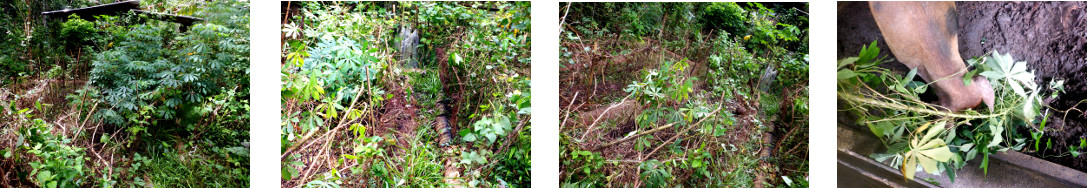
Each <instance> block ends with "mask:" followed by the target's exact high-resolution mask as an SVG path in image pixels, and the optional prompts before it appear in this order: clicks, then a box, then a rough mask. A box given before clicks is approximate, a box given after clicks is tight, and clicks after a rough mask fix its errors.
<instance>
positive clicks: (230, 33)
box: [91, 23, 249, 124]
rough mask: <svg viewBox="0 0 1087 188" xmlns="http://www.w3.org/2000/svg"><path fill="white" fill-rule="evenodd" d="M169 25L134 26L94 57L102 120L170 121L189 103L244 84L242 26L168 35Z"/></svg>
mask: <svg viewBox="0 0 1087 188" xmlns="http://www.w3.org/2000/svg"><path fill="white" fill-rule="evenodd" d="M170 26H172V25H168V24H161V23H160V24H145V25H137V26H133V27H131V28H130V31H128V32H127V33H124V36H125V37H123V39H121V41H119V42H118V43H117V44H116V45H114V48H112V49H108V50H106V51H103V52H101V53H99V54H97V55H95V57H94V60H93V66H94V68H93V69H92V70H91V82H92V84H93V85H94V86H96V87H98V88H99V89H100V90H101V91H102V96H103V100H104V102H105V103H106V104H109V107H108V108H105V109H103V110H102V111H101V112H100V113H99V116H100V117H102V118H104V119H105V120H106V121H107V122H109V123H113V124H124V123H132V124H152V123H154V121H155V120H158V119H174V118H176V117H177V116H178V113H179V112H183V111H182V110H186V108H189V107H191V105H190V104H193V103H199V102H201V101H203V100H204V99H205V98H206V97H209V96H214V95H217V94H218V93H220V92H222V91H224V90H229V89H231V88H226V87H227V86H237V85H241V84H245V83H247V82H248V81H249V76H248V72H249V69H248V67H249V63H248V62H249V58H248V57H249V45H248V43H249V41H248V40H247V39H245V38H247V37H248V29H247V28H230V27H225V26H222V25H217V24H199V25H195V26H193V28H192V30H191V31H188V32H186V33H179V34H177V35H178V36H176V37H170V36H171V35H174V33H173V32H174V31H175V30H173V27H170Z"/></svg>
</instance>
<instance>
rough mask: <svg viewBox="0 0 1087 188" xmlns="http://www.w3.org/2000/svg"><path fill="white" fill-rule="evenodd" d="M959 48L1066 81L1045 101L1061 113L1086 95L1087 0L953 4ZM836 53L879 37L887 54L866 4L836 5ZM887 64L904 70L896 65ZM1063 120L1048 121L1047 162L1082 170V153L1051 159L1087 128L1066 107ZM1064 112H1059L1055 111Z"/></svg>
mask: <svg viewBox="0 0 1087 188" xmlns="http://www.w3.org/2000/svg"><path fill="white" fill-rule="evenodd" d="M956 6H957V7H956V8H957V11H958V13H959V14H958V17H959V28H960V29H959V52H960V54H961V55H962V56H963V57H962V58H963V59H969V58H973V57H979V56H982V55H984V54H985V53H988V52H991V51H993V50H996V51H999V52H1000V53H1010V54H1011V55H1012V56H1013V57H1014V58H1015V59H1016V60H1022V61H1027V63H1028V64H1027V67H1028V69H1029V70H1033V71H1035V75H1037V77H1036V78H1035V82H1037V83H1039V84H1042V85H1043V86H1045V85H1048V83H1049V82H1050V81H1052V80H1059V79H1063V80H1065V90H1066V92H1067V93H1063V94H1061V96H1060V97H1058V98H1055V99H1047V100H1046V102H1047V103H1048V105H1050V106H1051V107H1052V108H1053V109H1052V110H1061V111H1065V110H1068V109H1070V108H1073V107H1075V108H1078V109H1084V108H1087V107H1085V105H1079V106H1074V105H1076V104H1077V103H1079V102H1080V101H1081V100H1084V99H1087V98H1085V97H1083V96H1087V82H1084V81H1087V13H1085V12H1084V11H1085V10H1087V2H958V3H956ZM838 13H839V14H838V17H837V18H838V34H837V36H838V47H837V49H838V51H837V57H838V58H839V59H840V58H844V57H851V56H856V55H857V53H858V52H859V51H860V48H861V46H862V45H867V44H869V43H871V42H872V41H873V40H879V42H878V46H879V47H880V48H881V49H884V50H882V51H881V55H888V56H889V57H891V58H893V57H894V56H893V55H892V54H890V50H886V49H889V48H888V47H887V44H886V43H884V40H883V38H882V36H881V34H880V33H879V28H878V27H877V26H876V23H875V21H874V20H873V19H872V14H871V11H870V10H869V9H868V6H867V3H865V2H839V3H838ZM888 66H889V67H896V68H897V69H898V70H904V68H905V66H902V65H901V64H900V63H891V65H888ZM1069 112H1070V113H1068V114H1067V119H1060V118H1057V119H1053V118H1051V119H1049V120H1050V121H1049V123H1048V124H1047V129H1049V128H1048V127H1052V128H1053V129H1051V130H1047V131H1046V135H1047V138H1049V137H1050V136H1052V139H1053V146H1054V147H1053V148H1061V149H1051V150H1046V151H1043V152H1042V153H1040V154H1039V153H1030V154H1031V155H1035V156H1042V157H1043V158H1045V159H1046V160H1049V161H1052V162H1056V163H1058V164H1062V165H1066V166H1070V167H1073V168H1075V169H1078V170H1081V171H1087V155H1084V156H1079V157H1071V156H1070V155H1069V156H1065V157H1052V156H1055V155H1061V154H1062V153H1064V154H1066V155H1067V153H1068V151H1067V150H1066V149H1065V148H1068V146H1070V145H1078V144H1079V139H1080V138H1083V137H1085V136H1087V135H1085V132H1087V116H1085V115H1084V114H1083V113H1082V112H1079V111H1076V110H1071V111H1069ZM1056 114H1058V116H1056V117H1062V116H1065V114H1064V113H1056Z"/></svg>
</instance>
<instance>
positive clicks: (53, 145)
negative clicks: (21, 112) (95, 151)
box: [18, 119, 87, 188]
mask: <svg viewBox="0 0 1087 188" xmlns="http://www.w3.org/2000/svg"><path fill="white" fill-rule="evenodd" d="M51 127H52V126H51V125H49V124H46V123H45V121H43V120H41V119H34V120H33V121H31V122H29V123H28V124H26V127H21V128H20V129H19V132H18V136H19V139H20V140H21V141H25V142H26V145H23V146H22V147H20V149H21V150H23V151H25V152H26V153H28V154H30V155H34V156H36V157H37V160H31V161H29V162H28V164H29V165H30V167H31V169H32V170H31V171H30V174H29V176H30V177H33V178H31V180H32V181H33V182H34V183H35V184H37V185H38V186H41V187H50V188H53V187H79V186H81V185H82V184H84V183H85V180H84V178H86V176H85V174H86V172H85V170H84V169H83V162H84V161H86V160H87V159H86V158H84V157H83V156H84V155H83V148H78V147H72V146H71V145H70V144H71V142H72V140H70V139H68V138H64V137H63V136H55V135H53V133H52V128H51Z"/></svg>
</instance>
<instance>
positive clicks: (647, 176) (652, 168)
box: [639, 159, 672, 187]
mask: <svg viewBox="0 0 1087 188" xmlns="http://www.w3.org/2000/svg"><path fill="white" fill-rule="evenodd" d="M639 167H640V168H642V172H641V176H642V179H643V180H645V186H646V187H665V186H668V182H671V179H672V174H671V173H669V172H668V170H667V169H666V168H665V166H664V164H663V163H661V162H660V161H657V160H655V159H654V160H649V161H646V162H643V163H642V164H640V165H639Z"/></svg>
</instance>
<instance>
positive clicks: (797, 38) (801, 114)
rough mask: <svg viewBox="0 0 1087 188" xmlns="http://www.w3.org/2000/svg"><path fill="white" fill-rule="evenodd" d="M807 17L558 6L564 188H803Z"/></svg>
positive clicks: (796, 12) (732, 10)
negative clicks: (641, 187) (605, 187)
mask: <svg viewBox="0 0 1087 188" xmlns="http://www.w3.org/2000/svg"><path fill="white" fill-rule="evenodd" d="M806 9H807V4H806V3H772V4H761V3H560V13H559V16H560V18H559V19H560V20H559V21H560V23H561V26H560V27H561V29H562V30H561V33H560V36H559V37H560V40H561V51H560V52H561V55H560V75H561V77H560V79H561V81H560V88H562V91H560V94H561V96H560V97H561V98H560V108H561V109H562V111H561V114H560V115H561V116H560V119H561V120H560V121H561V122H562V124H561V126H562V127H561V128H560V130H561V133H562V135H561V138H560V147H561V148H560V153H559V155H560V165H561V166H560V167H559V170H560V181H561V184H562V186H563V187H602V186H609V187H620V186H631V185H633V186H646V187H673V186H677V187H678V186H709V187H762V186H807V176H808V166H807V164H808V154H807V153H808V152H807V151H808V147H807V146H808V142H807V140H808V131H807V130H808V121H807V120H808V117H807V114H808V105H807V100H808V97H807V92H808V89H807V82H808V74H807V73H808V72H807V70H808V58H807V46H808V42H807V41H808V29H807V23H808V21H807V19H808V18H807V13H806V12H805V10H806Z"/></svg>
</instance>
